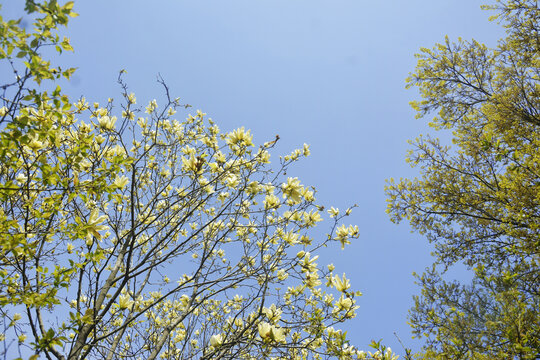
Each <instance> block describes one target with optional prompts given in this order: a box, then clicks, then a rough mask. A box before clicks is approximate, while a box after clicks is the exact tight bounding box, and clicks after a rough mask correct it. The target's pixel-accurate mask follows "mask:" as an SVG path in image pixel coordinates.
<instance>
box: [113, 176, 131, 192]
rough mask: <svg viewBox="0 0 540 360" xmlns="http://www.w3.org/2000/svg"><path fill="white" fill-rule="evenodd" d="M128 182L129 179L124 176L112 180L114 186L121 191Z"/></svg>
mask: <svg viewBox="0 0 540 360" xmlns="http://www.w3.org/2000/svg"><path fill="white" fill-rule="evenodd" d="M128 182H129V179H128V178H127V177H126V176H117V177H116V178H115V179H114V185H115V186H116V187H118V188H120V189H123V188H124V187H125V186H126V185H127V184H128Z"/></svg>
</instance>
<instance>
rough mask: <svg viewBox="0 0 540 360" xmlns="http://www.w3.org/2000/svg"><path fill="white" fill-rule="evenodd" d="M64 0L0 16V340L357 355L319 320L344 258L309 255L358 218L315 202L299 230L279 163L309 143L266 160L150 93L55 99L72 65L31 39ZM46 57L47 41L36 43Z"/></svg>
mask: <svg viewBox="0 0 540 360" xmlns="http://www.w3.org/2000/svg"><path fill="white" fill-rule="evenodd" d="M72 9H73V2H67V3H65V4H64V5H61V4H59V3H58V2H57V1H55V0H50V1H39V2H38V1H31V0H27V1H26V12H27V16H29V18H30V19H31V21H33V22H34V26H35V27H34V29H33V30H32V32H27V31H26V30H25V28H24V27H22V26H21V20H20V19H19V20H5V19H3V18H0V35H1V37H0V39H1V40H0V41H1V47H0V60H1V61H2V65H3V66H7V67H9V68H10V69H11V70H12V72H13V74H14V76H15V77H14V81H13V82H12V83H6V84H5V85H3V86H2V95H1V101H2V107H1V108H0V119H1V120H0V121H1V125H0V234H1V236H0V305H1V308H0V315H1V316H0V331H1V333H0V356H3V357H4V358H13V357H16V356H18V357H20V358H23V357H24V358H28V357H30V358H32V359H36V358H47V359H88V358H95V359H120V358H121V359H131V358H133V359H155V358H163V359H191V358H197V359H210V358H211V359H218V358H223V359H260V358H286V359H292V358H297V359H306V358H339V359H352V358H360V359H365V358H367V357H370V358H372V357H373V358H377V359H379V358H380V359H382V358H383V357H384V358H385V359H395V358H396V356H394V355H393V354H392V353H391V350H389V349H387V348H383V347H380V346H379V347H378V348H380V349H381V350H380V351H378V352H375V353H374V354H372V355H371V354H369V355H368V354H367V353H365V352H363V351H359V350H357V349H356V348H355V347H353V346H352V345H351V344H350V343H349V340H348V339H347V337H346V334H345V332H343V331H342V330H340V329H338V328H334V326H338V325H339V324H340V323H342V322H344V321H346V320H349V319H352V318H353V317H354V316H355V310H356V309H357V306H356V297H357V296H359V295H360V293H359V292H355V291H353V290H352V289H351V285H350V281H349V280H348V279H347V278H346V277H345V274H343V275H339V274H337V273H336V272H335V271H334V269H335V267H334V266H333V265H332V264H329V265H325V266H322V265H319V264H318V263H317V261H319V260H318V257H319V255H316V253H317V252H318V251H319V250H320V249H321V248H322V247H325V246H327V245H334V244H337V245H341V247H342V248H343V247H345V246H346V245H347V244H348V243H349V242H350V239H352V238H356V237H358V227H356V226H353V225H348V224H347V225H345V224H343V218H344V217H346V216H348V215H349V214H350V211H351V209H347V210H346V211H345V212H343V213H342V212H340V211H339V210H338V209H335V208H330V210H329V211H328V213H329V217H330V219H331V223H330V225H329V233H328V234H327V235H321V233H320V232H314V231H313V228H314V227H315V226H316V225H317V223H319V222H320V221H322V214H323V207H322V206H320V205H317V204H316V202H315V201H316V200H315V190H314V189H313V188H312V187H309V186H306V185H303V184H302V183H301V182H300V180H299V179H297V178H292V177H287V176H286V171H287V169H288V168H289V167H290V165H291V164H292V163H293V162H295V161H297V160H299V159H301V158H302V157H304V156H308V155H309V147H308V146H307V145H304V147H303V148H302V149H297V150H294V151H293V152H292V153H291V154H289V155H287V156H282V157H279V159H278V160H277V162H275V163H274V166H272V165H271V164H270V152H271V151H273V150H272V148H273V147H274V146H275V144H276V142H277V140H278V137H276V139H275V140H274V141H269V142H267V143H265V144H263V145H260V146H255V145H254V144H253V142H252V135H251V134H250V131H249V130H245V129H244V128H240V129H236V130H234V131H231V132H228V133H223V132H221V131H220V129H219V127H218V126H217V125H216V124H215V123H214V122H213V121H212V120H211V119H210V118H208V117H207V116H206V114H204V113H202V112H201V111H196V112H195V113H194V115H189V114H188V115H187V116H186V115H183V116H184V117H186V118H185V120H178V119H177V117H176V114H177V111H180V112H184V111H185V110H186V109H187V108H188V107H189V106H188V105H183V104H181V103H180V100H179V99H177V98H172V97H171V96H170V94H169V89H168V87H167V86H166V85H165V83H164V82H163V81H162V80H160V83H161V84H162V85H163V91H164V96H163V100H160V102H161V106H158V102H157V101H156V100H152V101H150V102H148V103H147V105H140V104H139V103H138V102H137V99H136V97H135V95H134V94H133V93H131V92H129V91H128V87H127V85H126V83H125V82H124V80H123V73H124V72H121V73H120V76H119V78H118V83H119V85H120V89H121V100H120V101H114V100H112V99H109V101H108V102H107V103H106V104H104V105H102V104H98V103H93V104H89V103H88V102H87V100H86V99H85V98H80V99H78V100H75V101H72V100H71V99H70V98H69V97H68V96H67V95H66V94H64V93H62V90H61V88H60V86H58V80H59V79H60V78H62V77H64V78H67V79H69V77H70V76H71V74H72V73H73V71H74V70H73V69H67V70H63V69H61V68H60V67H58V66H53V65H51V61H50V60H48V59H47V58H46V56H45V55H44V54H46V53H50V51H48V50H47V51H46V49H52V50H53V51H56V52H57V53H62V52H63V51H71V50H73V49H72V48H71V46H70V44H69V39H67V38H62V39H60V37H59V36H58V35H57V30H58V27H60V26H65V25H67V24H68V20H69V19H70V18H71V17H74V16H76V14H75V13H74V12H73V10H72ZM53 57H54V56H53Z"/></svg>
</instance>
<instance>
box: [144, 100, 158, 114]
mask: <svg viewBox="0 0 540 360" xmlns="http://www.w3.org/2000/svg"><path fill="white" fill-rule="evenodd" d="M156 109H157V102H156V99H154V100H152V101H150V103H149V104H148V106H147V107H146V113H147V114H151V113H153V112H154V111H156Z"/></svg>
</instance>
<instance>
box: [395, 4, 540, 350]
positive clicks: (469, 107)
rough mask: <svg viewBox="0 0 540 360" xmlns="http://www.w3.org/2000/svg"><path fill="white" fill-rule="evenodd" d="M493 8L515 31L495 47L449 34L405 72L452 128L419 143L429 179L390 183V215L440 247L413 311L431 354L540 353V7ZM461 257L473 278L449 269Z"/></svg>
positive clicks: (416, 158)
mask: <svg viewBox="0 0 540 360" xmlns="http://www.w3.org/2000/svg"><path fill="white" fill-rule="evenodd" d="M485 8H486V9H489V10H495V11H496V15H495V16H494V17H493V18H492V19H493V20H497V21H498V22H499V23H500V24H502V26H504V27H505V29H506V37H505V38H504V39H501V40H500V41H499V43H498V45H497V46H496V47H495V48H489V47H487V46H485V45H483V44H481V43H479V42H477V41H475V40H472V41H464V40H462V39H459V40H458V41H457V42H455V43H454V42H451V41H450V40H449V39H448V38H447V39H446V40H445V42H444V43H442V44H437V45H436V46H435V47H434V48H432V49H422V50H421V53H420V54H419V55H418V65H417V68H416V71H415V72H414V73H413V74H412V75H411V76H410V77H409V78H408V80H407V82H408V86H416V87H418V89H419V90H420V94H421V96H422V100H421V101H416V102H413V103H412V106H413V108H414V109H416V110H417V112H418V117H423V116H425V115H427V114H431V113H433V112H437V114H436V116H435V117H434V119H433V121H432V122H431V124H430V125H431V126H432V127H433V128H435V129H450V130H452V144H451V145H450V144H444V143H442V142H441V141H440V140H438V139H436V138H432V137H420V138H418V139H416V140H415V141H413V142H411V143H412V145H413V150H412V151H411V152H410V154H409V155H408V161H409V162H410V163H411V164H412V166H417V167H419V168H420V172H421V177H420V178H418V179H401V180H400V181H398V182H394V181H393V180H391V181H390V182H389V184H388V186H387V193H388V196H389V200H388V201H389V205H388V211H389V213H390V214H391V217H392V220H393V221H396V222H399V221H401V220H402V219H407V220H408V221H409V222H410V224H411V225H412V227H413V229H415V230H416V231H418V232H420V233H421V234H424V235H425V236H426V237H427V238H428V240H429V241H430V242H431V243H432V244H433V245H434V249H435V250H434V255H435V257H436V262H435V264H434V266H433V268H430V269H428V270H426V272H425V273H424V274H423V275H422V276H419V277H418V280H419V283H420V285H421V286H422V295H421V296H419V297H417V298H416V300H415V303H416V304H415V307H414V309H412V310H411V313H410V322H411V325H412V327H413V329H414V332H415V334H416V335H418V336H425V337H426V338H427V345H426V347H425V349H424V350H425V351H424V356H425V358H437V359H488V358H490V359H491V358H498V359H502V358H505V359H536V358H540V350H539V349H540V340H539V339H540V325H539V324H540V286H539V284H540V240H539V239H540V237H539V235H540V233H539V231H540V211H539V209H540V138H539V137H538V136H537V134H538V132H539V130H540V100H539V99H540V97H539V95H540V34H539V30H540V27H539V26H540V24H539V20H540V9H539V8H538V4H537V2H536V1H532V0H509V1H498V2H497V3H496V4H495V5H492V6H485ZM456 264H465V265H466V266H467V267H468V268H469V269H471V270H473V273H474V278H473V280H472V282H471V283H470V284H462V283H460V282H458V281H449V280H446V279H445V278H444V276H443V275H444V273H445V272H446V271H447V270H448V269H449V268H450V267H452V266H454V265H456Z"/></svg>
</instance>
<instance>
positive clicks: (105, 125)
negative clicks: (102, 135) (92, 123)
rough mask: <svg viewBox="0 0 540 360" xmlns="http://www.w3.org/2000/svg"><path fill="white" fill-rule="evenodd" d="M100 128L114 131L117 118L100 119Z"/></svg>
mask: <svg viewBox="0 0 540 360" xmlns="http://www.w3.org/2000/svg"><path fill="white" fill-rule="evenodd" d="M98 123H99V127H100V128H101V129H103V130H113V129H114V124H115V123H116V116H113V117H109V116H107V115H105V116H102V117H100V118H98Z"/></svg>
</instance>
